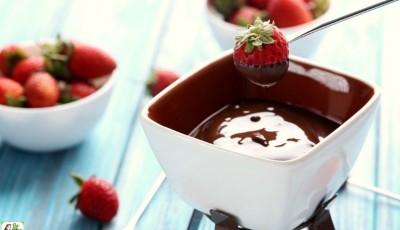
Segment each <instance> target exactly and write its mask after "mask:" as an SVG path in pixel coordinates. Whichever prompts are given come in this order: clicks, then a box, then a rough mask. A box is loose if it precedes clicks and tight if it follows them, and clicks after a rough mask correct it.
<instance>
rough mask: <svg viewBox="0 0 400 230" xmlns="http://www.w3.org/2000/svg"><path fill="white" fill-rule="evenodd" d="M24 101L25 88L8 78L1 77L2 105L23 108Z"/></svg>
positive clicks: (0, 102)
mask: <svg viewBox="0 0 400 230" xmlns="http://www.w3.org/2000/svg"><path fill="white" fill-rule="evenodd" d="M23 101H24V87H22V85H21V84H19V83H18V82H16V81H14V80H13V79H11V78H8V77H0V104H1V105H8V106H15V107H21V106H22V105H23Z"/></svg>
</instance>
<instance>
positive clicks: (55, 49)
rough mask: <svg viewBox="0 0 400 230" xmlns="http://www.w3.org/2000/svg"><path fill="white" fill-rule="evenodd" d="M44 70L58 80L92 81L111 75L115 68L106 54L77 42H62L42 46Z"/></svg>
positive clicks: (114, 64)
mask: <svg viewBox="0 0 400 230" xmlns="http://www.w3.org/2000/svg"><path fill="white" fill-rule="evenodd" d="M42 52H43V55H44V57H45V58H46V70H47V71H48V72H50V73H51V74H52V75H53V76H55V77H56V78H59V79H64V80H69V79H71V78H73V77H76V78H78V79H92V78H98V77H102V76H104V75H107V74H111V73H112V71H113V70H114V69H115V68H116V67H117V64H116V62H115V60H114V59H113V58H112V57H111V56H110V55H109V54H107V53H106V52H104V51H102V50H100V49H98V48H96V47H93V46H89V45H85V44H82V43H78V42H74V43H72V42H70V41H63V40H61V38H59V40H58V42H57V43H56V44H44V45H43V46H42Z"/></svg>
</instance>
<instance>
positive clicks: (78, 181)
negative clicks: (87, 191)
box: [69, 173, 84, 208]
mask: <svg viewBox="0 0 400 230" xmlns="http://www.w3.org/2000/svg"><path fill="white" fill-rule="evenodd" d="M70 176H71V177H72V179H73V180H74V181H75V183H76V184H77V185H78V186H79V192H78V193H77V194H75V195H73V196H72V197H71V198H70V199H69V203H70V204H74V203H75V208H78V202H76V201H77V200H78V199H79V195H80V193H81V191H80V190H81V188H82V185H83V182H84V180H83V178H82V177H81V176H79V175H78V174H76V173H70Z"/></svg>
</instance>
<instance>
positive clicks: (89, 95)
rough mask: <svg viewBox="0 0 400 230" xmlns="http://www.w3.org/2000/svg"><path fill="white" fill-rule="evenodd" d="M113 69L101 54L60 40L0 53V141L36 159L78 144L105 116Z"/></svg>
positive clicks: (111, 62)
mask: <svg viewBox="0 0 400 230" xmlns="http://www.w3.org/2000/svg"><path fill="white" fill-rule="evenodd" d="M116 66H117V64H116V62H115V60H114V59H113V58H112V57H111V56H110V55H109V54H108V53H106V52H105V51H103V50H101V49H99V48H97V47H94V46H91V45H87V44H84V43H80V42H76V41H73V42H72V41H69V40H61V38H58V39H57V40H51V41H45V42H40V43H24V44H11V45H6V46H4V47H2V48H0V138H1V139H2V140H3V141H4V142H6V143H9V144H10V145H12V146H14V147H16V148H19V149H23V150H26V151H30V152H38V153H48V152H54V151H57V150H62V149H66V148H68V147H71V146H74V145H76V144H78V143H80V142H82V141H83V140H84V139H85V137H86V136H88V134H89V133H90V132H91V131H92V130H93V128H94V127H95V126H96V124H97V123H98V121H99V120H100V118H101V117H102V115H103V114H104V111H105V110H106V107H107V104H108V101H109V98H110V96H111V94H112V89H113V86H114V83H115V76H114V75H113V74H112V73H113V71H114V69H115V68H116Z"/></svg>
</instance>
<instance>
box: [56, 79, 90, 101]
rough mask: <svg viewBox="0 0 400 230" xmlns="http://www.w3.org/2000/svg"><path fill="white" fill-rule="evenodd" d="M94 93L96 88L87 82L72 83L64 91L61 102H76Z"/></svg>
mask: <svg viewBox="0 0 400 230" xmlns="http://www.w3.org/2000/svg"><path fill="white" fill-rule="evenodd" d="M94 92H96V88H95V87H94V86H93V85H91V84H89V83H87V82H82V81H78V82H73V83H71V84H70V85H68V86H67V87H66V89H65V90H64V92H63V95H62V99H61V101H62V102H63V103H68V102H72V101H76V100H79V99H82V98H85V97H87V96H89V95H91V94H92V93H94Z"/></svg>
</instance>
